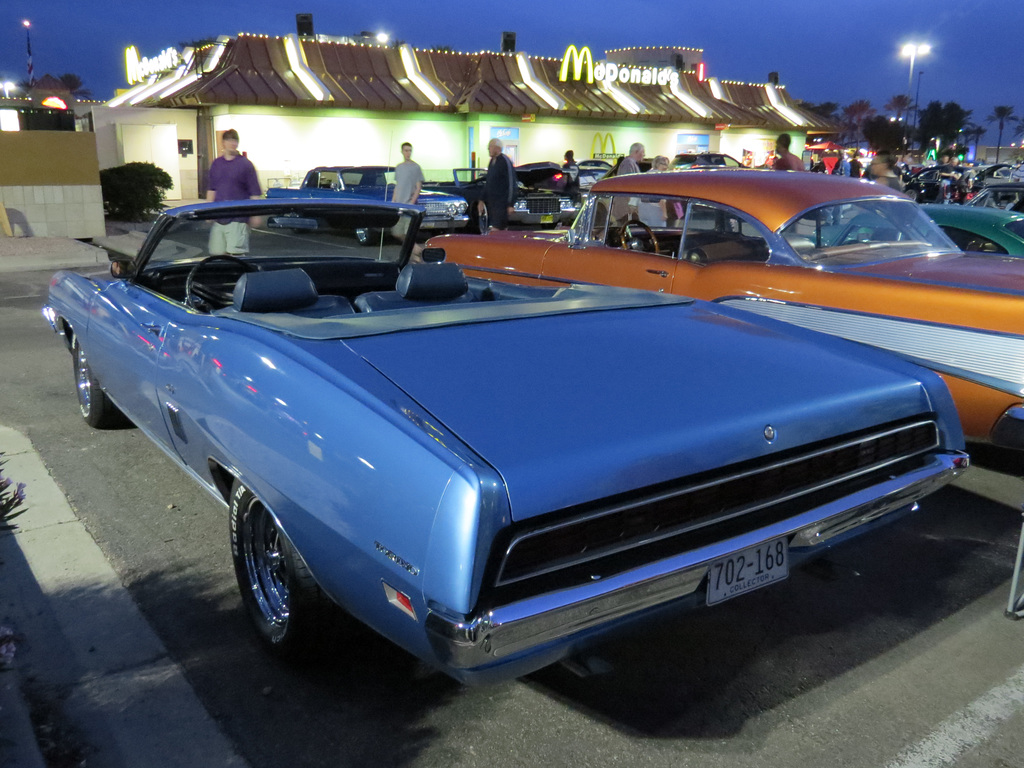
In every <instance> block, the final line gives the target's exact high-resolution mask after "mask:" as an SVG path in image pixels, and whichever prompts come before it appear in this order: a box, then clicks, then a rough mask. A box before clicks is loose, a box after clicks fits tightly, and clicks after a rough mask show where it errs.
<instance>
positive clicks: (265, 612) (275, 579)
mask: <svg viewBox="0 0 1024 768" xmlns="http://www.w3.org/2000/svg"><path fill="white" fill-rule="evenodd" d="M243 519H244V521H245V522H244V523H243V525H242V552H243V557H244V560H245V570H246V574H247V575H248V579H249V589H250V591H251V592H252V596H253V598H254V599H255V602H256V606H257V608H258V609H259V612H260V614H261V615H262V616H263V619H264V621H266V622H267V623H269V624H274V625H278V626H283V625H285V624H286V623H287V622H288V613H289V610H288V567H287V563H286V561H285V557H284V552H283V551H282V544H283V542H282V539H281V532H280V530H279V529H278V527H277V524H276V523H275V522H274V518H273V516H272V515H271V514H270V513H269V512H267V508H266V507H264V506H263V505H262V504H261V503H260V502H259V501H258V500H257V499H252V500H250V501H249V506H248V509H247V510H246V513H245V516H244V518H243Z"/></svg>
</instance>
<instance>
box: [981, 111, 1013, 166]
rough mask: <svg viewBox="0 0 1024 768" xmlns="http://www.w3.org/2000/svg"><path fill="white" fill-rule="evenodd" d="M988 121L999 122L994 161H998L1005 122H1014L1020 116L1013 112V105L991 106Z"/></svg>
mask: <svg viewBox="0 0 1024 768" xmlns="http://www.w3.org/2000/svg"><path fill="white" fill-rule="evenodd" d="M988 121H989V122H990V123H999V138H998V139H996V162H997V163H998V162H999V150H1000V149H1002V146H1003V128H1005V127H1006V125H1007V124H1015V123H1019V122H1020V118H1019V117H1017V116H1016V115H1015V114H1013V107H1010V106H1001V107H993V108H992V114H991V115H989V116H988Z"/></svg>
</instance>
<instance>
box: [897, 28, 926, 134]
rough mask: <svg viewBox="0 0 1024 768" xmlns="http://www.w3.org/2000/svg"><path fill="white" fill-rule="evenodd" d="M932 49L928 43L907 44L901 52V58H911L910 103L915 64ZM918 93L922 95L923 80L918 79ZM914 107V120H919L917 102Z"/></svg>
mask: <svg viewBox="0 0 1024 768" xmlns="http://www.w3.org/2000/svg"><path fill="white" fill-rule="evenodd" d="M931 50H932V47H931V46H930V45H929V44H928V43H907V44H906V45H904V46H903V48H902V49H901V50H900V55H901V56H909V57H910V72H909V74H908V75H907V101H910V96H911V91H912V90H913V88H914V63H915V62H916V61H917V57H918V56H919V55H920V56H924V55H926V54H928V53H931ZM917 92H918V95H920V93H921V80H920V78H918V81H917ZM913 105H914V120H915V122H916V120H917V102H916V101H915V102H913ZM906 124H907V127H908V130H907V149H908V150H909V149H910V130H909V126H910V120H907V123H906Z"/></svg>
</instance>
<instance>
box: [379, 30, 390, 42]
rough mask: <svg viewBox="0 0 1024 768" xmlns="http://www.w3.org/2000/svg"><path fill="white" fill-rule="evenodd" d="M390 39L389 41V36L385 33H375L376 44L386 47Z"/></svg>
mask: <svg viewBox="0 0 1024 768" xmlns="http://www.w3.org/2000/svg"><path fill="white" fill-rule="evenodd" d="M390 39H391V36H390V35H389V34H388V33H387V32H378V33H377V42H378V43H380V44H381V45H387V42H388V40H390Z"/></svg>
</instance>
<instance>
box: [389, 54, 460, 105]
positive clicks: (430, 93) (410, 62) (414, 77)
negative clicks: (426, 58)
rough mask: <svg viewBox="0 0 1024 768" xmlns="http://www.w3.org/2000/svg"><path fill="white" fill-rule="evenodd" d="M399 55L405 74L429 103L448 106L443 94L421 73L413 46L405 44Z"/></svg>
mask: <svg viewBox="0 0 1024 768" xmlns="http://www.w3.org/2000/svg"><path fill="white" fill-rule="evenodd" d="M398 53H399V55H400V56H401V58H402V66H404V67H405V74H406V75H407V76H408V78H409V79H410V80H411V81H412V83H413V85H415V86H416V87H417V88H419V90H420V93H422V94H423V95H424V96H426V97H427V101H429V102H430V103H431V104H433V105H434V106H435V107H439V106H441V105H442V104H447V103H448V100H447V99H446V98H445V97H444V96H442V95H441V92H440V91H439V90H438V89H437V88H435V87H434V85H433V84H432V83H431V82H430V81H429V80H427V78H426V77H425V76H424V75H423V73H422V72H420V65H419V62H418V61H416V54H415V53H413V50H412V46H411V45H409V44H408V43H406V44H403V45H402V47H401V48H399V49H398Z"/></svg>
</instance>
